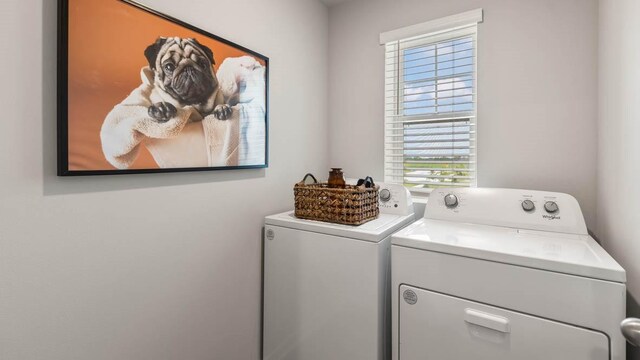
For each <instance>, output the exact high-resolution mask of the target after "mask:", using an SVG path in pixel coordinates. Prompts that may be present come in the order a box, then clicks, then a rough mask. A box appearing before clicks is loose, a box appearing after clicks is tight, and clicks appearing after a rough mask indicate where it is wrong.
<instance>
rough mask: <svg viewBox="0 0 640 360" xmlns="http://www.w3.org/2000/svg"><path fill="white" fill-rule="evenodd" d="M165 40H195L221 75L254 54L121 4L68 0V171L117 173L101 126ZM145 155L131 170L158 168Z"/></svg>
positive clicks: (106, 0) (143, 150) (137, 82)
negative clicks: (235, 60) (151, 49)
mask: <svg viewBox="0 0 640 360" xmlns="http://www.w3.org/2000/svg"><path fill="white" fill-rule="evenodd" d="M160 36H163V37H172V36H179V37H191V38H196V39H197V40H198V41H199V42H200V43H201V44H203V45H205V46H208V47H209V48H211V50H213V54H214V58H215V61H216V70H217V66H218V65H220V64H221V63H222V61H223V60H224V59H225V58H227V57H238V56H243V55H250V54H247V53H246V52H244V51H242V50H239V49H236V48H234V47H232V46H229V45H226V44H224V43H221V42H218V41H216V40H214V39H211V38H208V37H207V36H205V35H202V34H199V33H197V32H195V31H191V30H189V29H185V28H183V27H181V26H180V25H177V24H174V23H172V22H170V21H168V20H165V19H162V18H160V17H158V16H156V15H153V14H150V13H148V12H145V11H144V10H141V9H139V8H136V7H134V6H132V5H129V4H126V3H123V2H121V1H118V0H98V1H93V0H69V41H68V44H69V52H68V73H69V88H68V92H69V97H68V108H69V117H68V119H69V120H68V121H69V123H68V132H69V148H68V151H69V170H114V169H115V168H114V167H113V166H112V165H111V164H109V163H108V162H107V160H106V159H105V157H104V154H103V153H102V145H101V142H100V128H101V127H102V122H103V121H104V119H105V117H106V116H107V114H108V113H109V111H111V109H113V107H114V106H115V105H117V104H119V103H120V102H122V100H124V99H125V98H126V97H127V96H128V95H129V94H130V93H131V92H132V91H133V90H134V89H135V88H137V87H138V86H140V84H141V83H142V81H141V79H140V70H141V69H142V68H143V67H144V66H147V65H148V62H147V60H146V58H145V56H144V50H145V49H146V48H147V46H149V45H150V44H152V43H154V42H155V41H156V39H157V38H158V37H160ZM258 60H260V59H258ZM261 63H263V64H264V61H261ZM140 150H141V151H140V155H139V157H138V159H137V160H136V161H135V162H134V164H133V165H132V166H131V167H130V169H157V168H158V165H157V164H156V162H155V161H154V160H153V158H152V157H151V154H150V153H149V152H148V151H147V150H146V148H144V146H141V149H140Z"/></svg>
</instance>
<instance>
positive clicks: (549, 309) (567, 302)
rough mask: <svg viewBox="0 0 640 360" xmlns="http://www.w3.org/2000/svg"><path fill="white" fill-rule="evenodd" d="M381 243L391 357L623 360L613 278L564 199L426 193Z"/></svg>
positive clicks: (618, 290)
mask: <svg viewBox="0 0 640 360" xmlns="http://www.w3.org/2000/svg"><path fill="white" fill-rule="evenodd" d="M392 244H393V245H392V251H391V252H392V274H393V276H392V289H393V290H392V291H393V300H392V306H393V307H392V309H393V310H392V314H393V321H392V324H393V331H392V333H393V335H392V339H393V359H394V360H417V359H420V360H431V359H432V360H445V359H448V360H458V359H475V360H506V359H510V360H512V359H518V360H533V359H536V360H537V359H554V360H609V359H612V360H624V359H625V341H624V338H623V337H622V335H621V333H620V322H621V321H622V320H623V319H624V318H625V296H626V287H625V282H626V276H625V271H624V269H622V267H620V265H618V264H617V263H616V261H615V260H614V259H613V258H611V256H609V254H607V253H606V252H605V251H604V250H603V249H602V247H600V245H598V243H596V241H595V240H594V239H593V238H592V237H590V236H589V235H588V233H587V228H586V226H585V223H584V218H583V216H582V212H581V211H580V207H579V205H578V202H577V201H576V200H575V199H574V198H573V197H572V196H570V195H566V194H559V193H551V192H541V191H527V190H513V189H439V190H434V191H433V193H432V194H431V196H430V199H429V202H428V204H427V206H426V210H425V214H424V218H423V219H421V220H419V221H417V222H415V223H414V224H412V225H410V226H408V227H406V228H405V229H403V230H401V231H399V232H398V233H396V234H394V235H393V237H392Z"/></svg>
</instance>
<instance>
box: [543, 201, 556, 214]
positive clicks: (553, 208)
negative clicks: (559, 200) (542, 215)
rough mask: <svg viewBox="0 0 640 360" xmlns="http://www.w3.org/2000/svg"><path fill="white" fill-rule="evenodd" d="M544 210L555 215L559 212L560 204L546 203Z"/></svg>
mask: <svg viewBox="0 0 640 360" xmlns="http://www.w3.org/2000/svg"><path fill="white" fill-rule="evenodd" d="M544 209H545V210H546V211H547V212H548V213H549V214H555V213H557V212H558V210H559V209H558V204H556V202H555V201H547V202H546V203H544Z"/></svg>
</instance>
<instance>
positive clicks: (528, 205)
mask: <svg viewBox="0 0 640 360" xmlns="http://www.w3.org/2000/svg"><path fill="white" fill-rule="evenodd" d="M522 209H523V210H524V211H526V212H531V211H533V210H535V209H536V204H534V203H533V201H531V200H525V201H523V202H522Z"/></svg>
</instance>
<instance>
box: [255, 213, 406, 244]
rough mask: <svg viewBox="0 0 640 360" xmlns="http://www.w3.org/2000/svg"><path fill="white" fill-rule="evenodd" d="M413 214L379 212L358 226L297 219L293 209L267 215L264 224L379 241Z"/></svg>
mask: <svg viewBox="0 0 640 360" xmlns="http://www.w3.org/2000/svg"><path fill="white" fill-rule="evenodd" d="M413 220H414V215H413V214H410V215H391V214H380V215H379V216H378V218H377V219H374V220H371V221H369V222H366V223H364V224H362V225H359V226H353V225H342V224H333V223H327V222H322V221H315V220H304V219H298V218H297V217H295V215H294V214H293V211H287V212H284V213H281V214H276V215H271V216H267V217H266V218H265V224H267V225H276V226H282V227H287V228H291V229H299V230H306V231H313V232H318V233H323V234H328V235H336V236H342V237H348V238H353V239H358V240H365V241H371V242H379V241H381V240H383V239H384V238H385V237H387V236H389V235H391V234H392V233H393V232H394V231H397V230H398V229H400V228H402V227H403V226H405V225H407V224H409V223H411V222H412V221H413Z"/></svg>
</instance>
